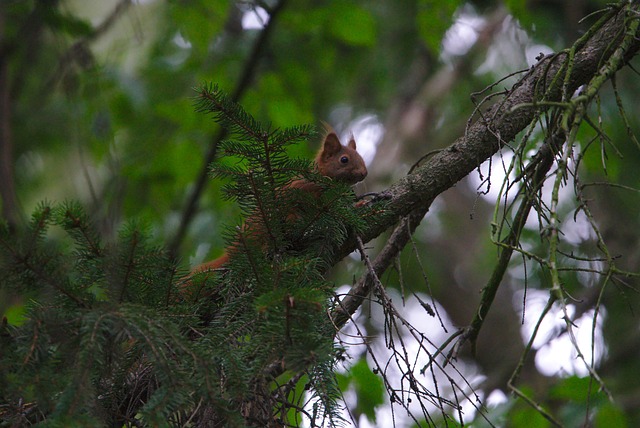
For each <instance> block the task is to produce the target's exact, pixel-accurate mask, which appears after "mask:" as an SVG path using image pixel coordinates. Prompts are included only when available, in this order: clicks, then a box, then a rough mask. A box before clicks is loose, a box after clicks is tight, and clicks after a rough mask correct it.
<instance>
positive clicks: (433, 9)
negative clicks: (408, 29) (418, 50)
mask: <svg viewBox="0 0 640 428" xmlns="http://www.w3.org/2000/svg"><path fill="white" fill-rule="evenodd" d="M461 4H462V2H461V1H459V0H447V1H433V0H421V1H420V2H418V5H419V11H418V17H417V23H418V30H419V32H420V36H421V37H422V39H423V40H424V42H425V43H426V45H427V46H428V47H429V49H430V50H431V52H432V53H433V54H436V55H437V54H438V53H439V52H440V50H441V48H442V38H443V37H444V34H445V32H446V31H447V30H448V29H449V27H450V26H451V24H452V23H453V15H454V12H455V11H456V10H457V9H458V7H460V5H461Z"/></svg>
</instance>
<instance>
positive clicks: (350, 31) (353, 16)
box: [328, 2, 376, 46]
mask: <svg viewBox="0 0 640 428" xmlns="http://www.w3.org/2000/svg"><path fill="white" fill-rule="evenodd" d="M328 19H329V30H330V32H331V34H332V35H333V36H334V37H336V38H338V39H340V40H342V41H344V42H346V43H348V44H350V45H353V46H373V45H374V44H375V42H376V23H375V20H374V19H373V16H372V15H371V12H369V11H368V10H366V9H363V8H361V7H357V6H355V5H353V4H351V3H348V2H337V3H334V4H333V5H332V7H331V12H330V13H329V15H328Z"/></svg>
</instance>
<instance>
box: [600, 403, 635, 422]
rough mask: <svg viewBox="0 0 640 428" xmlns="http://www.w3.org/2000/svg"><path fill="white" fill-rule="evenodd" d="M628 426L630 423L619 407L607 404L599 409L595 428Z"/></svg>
mask: <svg viewBox="0 0 640 428" xmlns="http://www.w3.org/2000/svg"><path fill="white" fill-rule="evenodd" d="M628 426H629V421H628V420H627V417H626V416H625V414H624V412H623V411H622V410H621V409H620V408H619V407H618V406H616V405H614V404H612V403H609V402H607V403H605V404H604V405H603V406H601V407H600V409H598V413H597V414H596V419H595V423H594V427H595V428H609V427H616V428H626V427H628Z"/></svg>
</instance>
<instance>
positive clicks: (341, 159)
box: [340, 156, 349, 163]
mask: <svg viewBox="0 0 640 428" xmlns="http://www.w3.org/2000/svg"><path fill="white" fill-rule="evenodd" d="M348 162H349V157H348V156H342V157H341V158H340V163H348Z"/></svg>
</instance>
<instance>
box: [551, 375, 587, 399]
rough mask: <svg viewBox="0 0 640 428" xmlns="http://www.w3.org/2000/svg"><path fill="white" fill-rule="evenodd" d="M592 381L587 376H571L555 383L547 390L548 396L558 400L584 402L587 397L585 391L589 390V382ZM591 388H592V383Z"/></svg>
mask: <svg viewBox="0 0 640 428" xmlns="http://www.w3.org/2000/svg"><path fill="white" fill-rule="evenodd" d="M592 382H593V380H591V379H590V378H588V377H583V378H580V377H577V376H571V377H568V378H566V379H564V380H562V382H560V383H558V384H557V385H555V386H554V387H553V388H552V389H551V391H550V392H549V396H550V397H551V398H556V399H560V400H571V401H577V402H584V401H585V400H586V398H587V391H589V384H590V383H592ZM592 388H594V386H593V385H592Z"/></svg>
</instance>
